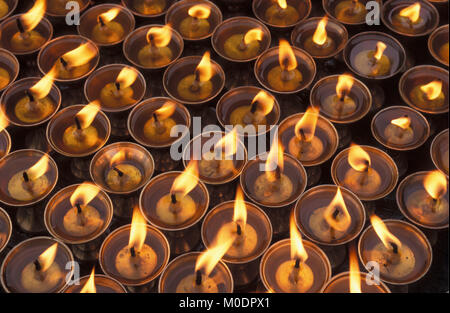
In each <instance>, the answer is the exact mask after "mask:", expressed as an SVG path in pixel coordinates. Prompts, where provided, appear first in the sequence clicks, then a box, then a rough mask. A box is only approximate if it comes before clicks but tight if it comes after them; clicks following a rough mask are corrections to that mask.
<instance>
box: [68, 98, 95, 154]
mask: <svg viewBox="0 0 450 313" xmlns="http://www.w3.org/2000/svg"><path fill="white" fill-rule="evenodd" d="M99 111H100V103H99V101H98V100H96V101H93V102H91V103H89V104H88V105H86V106H84V107H83V108H82V109H81V110H80V111H79V112H78V113H77V114H76V115H75V116H74V123H73V124H72V125H70V126H69V127H67V128H66V129H65V130H64V133H63V135H62V141H63V143H64V145H65V146H66V147H67V148H69V149H70V150H73V151H76V152H83V151H87V150H89V149H91V148H92V147H94V146H95V145H97V144H98V143H99V135H98V131H97V129H96V128H95V126H94V125H92V122H93V121H94V119H95V116H96V115H97V113H98V112H99Z"/></svg>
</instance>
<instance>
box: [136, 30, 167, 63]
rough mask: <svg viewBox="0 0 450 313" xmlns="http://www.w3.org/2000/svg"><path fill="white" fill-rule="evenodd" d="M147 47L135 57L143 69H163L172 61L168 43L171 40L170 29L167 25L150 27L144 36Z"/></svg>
mask: <svg viewBox="0 0 450 313" xmlns="http://www.w3.org/2000/svg"><path fill="white" fill-rule="evenodd" d="M146 40H147V45H145V46H143V47H142V48H141V49H140V50H139V52H138V55H137V58H138V61H139V63H140V64H141V65H142V66H145V67H152V68H154V67H163V66H165V65H167V64H169V63H170V62H171V61H172V59H173V52H172V49H171V48H170V47H169V43H170V41H171V40H172V28H171V27H170V25H169V24H167V25H164V26H163V27H159V26H156V27H151V28H150V29H149V30H148V32H147V35H146Z"/></svg>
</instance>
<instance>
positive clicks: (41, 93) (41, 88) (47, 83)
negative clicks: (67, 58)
mask: <svg viewBox="0 0 450 313" xmlns="http://www.w3.org/2000/svg"><path fill="white" fill-rule="evenodd" d="M56 74H57V71H56V67H55V66H53V67H52V68H51V70H50V71H49V72H48V73H47V74H46V75H45V76H44V77H42V78H41V79H40V80H39V81H38V82H37V83H36V84H34V85H33V86H32V87H31V88H30V91H31V92H32V93H33V95H34V96H35V97H36V98H37V99H42V98H45V97H46V96H47V95H48V94H49V93H50V90H51V89H52V86H53V80H54V79H55V77H56Z"/></svg>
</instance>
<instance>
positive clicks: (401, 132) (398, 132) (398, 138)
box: [384, 114, 414, 145]
mask: <svg viewBox="0 0 450 313" xmlns="http://www.w3.org/2000/svg"><path fill="white" fill-rule="evenodd" d="M384 136H385V138H387V141H388V142H389V143H392V144H395V145H407V144H409V143H411V142H412V141H413V140H414V131H413V129H412V128H411V118H410V117H409V116H408V115H407V114H406V115H404V116H401V117H398V118H395V119H393V120H391V122H390V123H389V124H388V125H387V126H386V128H385V129H384Z"/></svg>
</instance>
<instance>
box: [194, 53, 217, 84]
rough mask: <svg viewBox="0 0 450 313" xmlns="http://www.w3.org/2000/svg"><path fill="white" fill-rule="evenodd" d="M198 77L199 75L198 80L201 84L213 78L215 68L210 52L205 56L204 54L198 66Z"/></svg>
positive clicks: (196, 71)
mask: <svg viewBox="0 0 450 313" xmlns="http://www.w3.org/2000/svg"><path fill="white" fill-rule="evenodd" d="M195 73H196V75H198V79H199V81H201V82H206V81H208V80H210V79H211V77H212V76H213V68H212V65H211V58H210V53H209V51H206V52H205V54H203V57H202V59H201V60H200V63H199V64H198V65H197V68H196V69H195Z"/></svg>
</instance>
